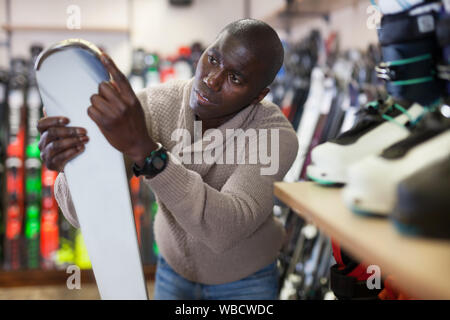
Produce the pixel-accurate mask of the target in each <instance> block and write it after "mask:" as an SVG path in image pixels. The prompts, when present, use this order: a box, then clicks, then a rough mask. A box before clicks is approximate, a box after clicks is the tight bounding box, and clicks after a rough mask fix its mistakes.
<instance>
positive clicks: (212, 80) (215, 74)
mask: <svg viewBox="0 0 450 320" xmlns="http://www.w3.org/2000/svg"><path fill="white" fill-rule="evenodd" d="M203 82H204V83H205V84H206V85H207V86H208V87H209V88H210V89H212V90H214V91H220V90H221V88H222V83H223V71H222V70H214V71H211V72H210V73H209V74H208V75H207V76H206V77H205V78H204V79H203Z"/></svg>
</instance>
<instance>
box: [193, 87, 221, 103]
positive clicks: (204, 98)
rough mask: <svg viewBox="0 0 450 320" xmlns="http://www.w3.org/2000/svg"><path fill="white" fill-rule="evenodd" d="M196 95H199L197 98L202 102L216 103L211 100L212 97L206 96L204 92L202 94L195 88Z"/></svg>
mask: <svg viewBox="0 0 450 320" xmlns="http://www.w3.org/2000/svg"><path fill="white" fill-rule="evenodd" d="M194 91H195V93H196V95H197V100H198V101H199V102H200V103H201V104H209V105H216V103H215V102H213V101H211V99H210V98H209V97H207V96H205V95H204V94H202V93H201V92H200V91H198V90H197V89H195V90H194Z"/></svg>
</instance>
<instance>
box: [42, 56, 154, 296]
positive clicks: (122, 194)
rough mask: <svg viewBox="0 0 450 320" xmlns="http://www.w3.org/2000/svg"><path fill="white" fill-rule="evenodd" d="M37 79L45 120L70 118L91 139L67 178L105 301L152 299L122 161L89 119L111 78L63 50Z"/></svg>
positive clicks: (91, 59) (93, 60)
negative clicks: (92, 99)
mask: <svg viewBox="0 0 450 320" xmlns="http://www.w3.org/2000/svg"><path fill="white" fill-rule="evenodd" d="M42 57H43V55H41V56H40V58H39V59H38V62H39V61H40V59H42ZM36 66H38V64H37V65H36ZM36 77H37V81H38V85H39V90H40V93H41V97H42V101H43V104H44V106H45V111H46V113H47V115H48V116H65V117H67V118H69V119H70V123H69V126H79V127H84V128H86V130H87V132H88V136H89V138H90V140H89V143H87V145H86V149H85V151H84V152H83V153H82V154H81V155H80V156H78V157H76V158H75V159H73V160H72V161H70V162H69V163H67V165H66V166H65V168H64V172H65V175H66V178H67V182H68V185H69V189H70V193H71V196H72V200H73V203H74V206H75V209H76V213H77V217H78V221H79V223H80V226H81V231H82V234H83V238H84V241H85V244H86V247H87V250H88V253H89V258H90V260H91V263H92V268H93V271H94V275H95V279H96V282H97V286H98V289H99V292H100V296H101V298H102V299H148V296H147V288H146V283H145V278H144V273H143V268H142V263H141V258H140V252H139V246H138V242H137V237H136V228H135V223H134V217H133V211H132V206H131V200H130V194H129V188H128V182H127V177H126V171H125V165H124V162H123V156H122V154H121V153H120V152H119V151H117V150H116V149H114V148H113V147H112V146H111V145H110V144H109V143H108V141H107V140H106V139H105V137H104V136H103V134H102V133H101V132H100V130H99V129H98V127H97V125H96V124H95V123H94V122H93V121H92V120H91V119H90V118H89V116H88V114H87V108H88V107H89V106H90V97H91V95H92V94H94V93H97V92H98V85H99V83H100V82H102V81H105V80H106V81H107V80H109V75H108V73H107V72H106V70H105V69H104V67H103V65H102V64H101V62H100V60H99V59H98V58H97V57H96V56H95V55H94V54H92V52H90V51H89V50H87V49H85V48H79V47H68V48H67V47H65V48H64V47H63V49H62V50H59V51H53V52H52V53H51V54H50V55H48V56H47V57H45V59H44V60H43V62H42V64H41V65H40V67H39V69H38V70H37V71H36Z"/></svg>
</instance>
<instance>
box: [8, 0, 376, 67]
mask: <svg viewBox="0 0 450 320" xmlns="http://www.w3.org/2000/svg"><path fill="white" fill-rule="evenodd" d="M329 1H332V0H329ZM5 2H6V0H0V25H4V24H5V23H6V14H5V10H4V8H5ZM244 3H245V0H193V4H192V5H191V6H190V7H187V8H174V7H173V6H170V5H169V1H168V0H95V1H92V0H39V1H36V0H13V1H11V9H12V17H11V24H12V25H21V26H24V25H25V26H36V27H45V26H54V27H61V30H60V31H20V30H18V31H14V32H13V36H12V48H11V49H12V51H11V52H12V56H28V51H29V47H30V45H31V44H32V43H35V42H39V43H42V44H43V45H44V46H49V45H50V44H52V43H55V42H57V41H59V40H61V39H66V38H78V37H80V38H84V39H87V40H89V41H92V42H94V43H96V44H98V45H101V46H103V47H104V48H106V49H107V51H108V52H110V54H111V55H112V56H113V57H114V59H115V60H116V62H117V64H118V65H119V67H120V68H121V69H122V70H125V71H128V70H129V69H130V67H131V65H130V63H131V58H130V57H131V48H132V47H133V48H136V47H143V48H145V49H147V50H151V51H157V52H159V53H160V54H162V55H170V54H174V53H175V52H176V50H177V48H178V47H179V46H180V45H189V44H191V43H192V42H193V41H201V42H203V43H205V44H208V43H210V42H211V41H213V40H214V38H215V36H216V35H217V33H218V32H219V31H220V30H221V29H222V28H223V27H224V26H225V25H226V24H227V23H229V22H231V21H234V20H236V19H239V18H243V17H245V10H244V8H245V5H244ZM283 4H284V0H251V1H250V8H251V15H250V16H251V17H253V18H257V19H262V20H266V21H268V22H269V23H271V24H273V25H274V26H275V27H276V29H277V31H279V33H280V35H285V32H284V30H283V29H284V25H283V24H282V23H280V21H278V20H279V19H275V20H277V21H275V20H274V14H273V13H274V12H276V11H278V10H279V9H280V8H281V7H282V6H283ZM70 5H78V6H79V7H80V9H81V20H80V21H81V31H74V30H70V31H66V30H64V28H65V26H66V21H67V19H68V16H69V15H68V13H67V8H68V7H69V6H70ZM369 5H370V1H369V0H362V1H360V2H359V5H352V6H348V7H345V8H342V9H340V10H337V11H335V12H333V13H332V14H331V15H330V19H329V21H328V22H326V21H325V20H323V19H321V18H313V19H309V18H303V17H302V18H296V19H294V20H293V21H292V32H291V34H290V38H291V39H299V38H302V37H303V36H305V35H306V34H307V33H308V32H309V31H310V30H311V29H312V28H318V29H320V30H321V31H322V32H323V33H324V34H325V35H326V34H328V32H330V31H331V30H336V31H338V32H339V33H340V34H341V44H342V47H343V48H354V47H356V48H365V47H366V46H367V44H368V43H370V42H376V41H377V37H376V31H375V30H374V29H369V28H368V27H367V23H366V22H367V19H370V14H369V13H367V8H368V6H369ZM95 27H99V28H107V27H111V28H116V29H117V28H123V29H127V28H129V30H130V32H129V33H126V32H85V31H82V30H83V28H85V29H86V28H87V29H89V28H95ZM5 35H6V34H5V32H4V31H2V32H0V42H1V41H3V40H4V39H5ZM7 64H8V59H7V55H6V50H5V48H4V47H0V66H3V67H5V66H7Z"/></svg>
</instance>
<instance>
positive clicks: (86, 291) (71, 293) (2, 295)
mask: <svg viewBox="0 0 450 320" xmlns="http://www.w3.org/2000/svg"><path fill="white" fill-rule="evenodd" d="M153 286H154V282H153V281H149V282H147V290H148V295H149V298H150V299H152V298H153ZM98 299H100V295H99V293H98V289H97V286H96V285H95V284H84V285H83V284H82V285H81V288H80V289H74V290H69V289H67V288H66V287H62V286H33V287H18V288H0V300H98Z"/></svg>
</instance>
